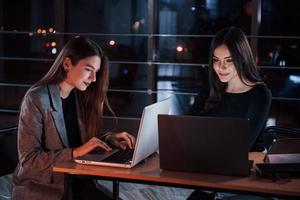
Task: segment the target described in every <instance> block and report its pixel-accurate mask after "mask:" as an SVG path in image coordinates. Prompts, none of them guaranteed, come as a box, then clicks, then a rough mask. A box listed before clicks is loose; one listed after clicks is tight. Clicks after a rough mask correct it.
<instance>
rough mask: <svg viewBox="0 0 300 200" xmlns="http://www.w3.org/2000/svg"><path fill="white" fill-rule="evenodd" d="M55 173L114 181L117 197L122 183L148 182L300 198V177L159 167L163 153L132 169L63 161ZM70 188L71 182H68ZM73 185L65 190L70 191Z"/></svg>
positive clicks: (255, 156)
mask: <svg viewBox="0 0 300 200" xmlns="http://www.w3.org/2000/svg"><path fill="white" fill-rule="evenodd" d="M263 157H264V154H263V153H250V154H249V159H251V160H254V163H261V162H262V159H263ZM53 171H54V172H59V173H64V174H65V175H66V178H68V179H69V178H70V177H72V175H76V176H86V177H91V178H97V179H105V180H112V181H113V183H114V184H113V185H114V195H113V198H114V199H117V198H118V182H135V183H147V184H156V185H164V186H175V187H182V188H195V189H196V188H197V189H204V190H212V191H223V192H234V193H239V194H253V195H262V196H273V197H275V196H276V197H294V198H298V199H300V179H299V178H297V179H291V181H289V182H274V181H271V180H260V179H257V178H256V176H255V173H254V172H252V173H251V175H250V176H249V177H235V176H222V175H215V174H204V173H189V172H176V171H166V170H161V169H160V168H159V156H158V155H157V154H155V155H153V156H151V157H150V158H148V159H147V160H146V161H144V162H143V163H140V164H139V165H137V166H135V167H134V168H132V169H122V168H112V167H100V166H91V165H80V164H76V163H75V162H66V163H61V164H58V165H56V166H54V168H53ZM66 187H68V184H67V185H66ZM69 189H70V187H68V188H67V189H66V190H65V192H66V196H68V194H70V191H69Z"/></svg>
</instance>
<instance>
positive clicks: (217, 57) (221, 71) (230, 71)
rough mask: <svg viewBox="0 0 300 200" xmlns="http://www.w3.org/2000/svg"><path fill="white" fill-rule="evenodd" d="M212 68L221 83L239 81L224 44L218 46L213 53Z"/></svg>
mask: <svg viewBox="0 0 300 200" xmlns="http://www.w3.org/2000/svg"><path fill="white" fill-rule="evenodd" d="M213 68H214V70H215V72H216V74H217V75H218V77H219V79H220V81H221V82H223V83H234V82H235V81H239V76H238V74H237V71H236V68H235V65H234V62H233V58H232V56H231V54H230V51H229V49H228V48H227V46H226V45H221V46H218V47H217V48H216V49H215V50H214V53H213Z"/></svg>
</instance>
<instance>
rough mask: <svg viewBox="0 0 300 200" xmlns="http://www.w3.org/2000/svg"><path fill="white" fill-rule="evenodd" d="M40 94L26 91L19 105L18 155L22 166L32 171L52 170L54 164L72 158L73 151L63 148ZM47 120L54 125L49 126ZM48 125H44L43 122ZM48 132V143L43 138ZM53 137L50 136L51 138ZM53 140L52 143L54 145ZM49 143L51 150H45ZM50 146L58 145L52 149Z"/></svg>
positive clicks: (47, 148)
mask: <svg viewBox="0 0 300 200" xmlns="http://www.w3.org/2000/svg"><path fill="white" fill-rule="evenodd" d="M43 101H45V99H42V98H41V97H40V96H39V95H37V94H35V93H33V92H29V93H28V94H26V96H25V97H24V100H23V102H22V105H21V110H20V117H19V130H18V152H19V160H20V164H21V165H22V167H25V168H30V169H35V170H47V169H48V170H51V167H52V165H53V164H54V163H58V162H63V161H69V160H71V159H72V149H71V148H63V145H62V144H61V141H60V138H59V136H58V133H57V130H56V127H55V126H54V122H53V121H51V120H50V119H49V118H50V113H49V111H47V109H46V108H45V107H46V106H45V104H43V103H42V102H43ZM49 121H51V122H53V123H52V124H50V123H49ZM46 122H47V123H48V124H47V125H46V124H45V123H46ZM45 132H51V134H48V136H49V135H51V141H47V140H49V138H48V137H47V138H48V139H47V138H46V137H45ZM52 135H53V136H52ZM54 141H55V142H54ZM48 143H52V146H51V148H49V146H48V147H47V144H48ZM53 143H57V144H56V145H55V146H53Z"/></svg>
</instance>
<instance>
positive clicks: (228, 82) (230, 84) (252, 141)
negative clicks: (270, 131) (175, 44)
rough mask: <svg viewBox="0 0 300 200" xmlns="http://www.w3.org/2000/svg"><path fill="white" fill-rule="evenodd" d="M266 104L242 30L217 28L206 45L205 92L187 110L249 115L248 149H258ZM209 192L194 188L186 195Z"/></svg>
mask: <svg viewBox="0 0 300 200" xmlns="http://www.w3.org/2000/svg"><path fill="white" fill-rule="evenodd" d="M270 105H271V92H270V91H269V89H268V88H267V87H266V85H265V84H264V83H263V82H262V79H261V78H260V76H259V73H258V71H257V66H256V63H255V60H254V58H253V55H252V51H251V48H250V45H249V43H248V40H247V38H246V36H245V34H244V33H243V32H242V31H241V30H240V29H239V28H236V27H230V28H225V29H223V30H221V31H219V32H218V33H217V34H216V36H215V38H214V39H213V41H212V44H211V48H210V59H209V92H207V93H205V92H203V93H200V94H198V96H197V98H196V100H195V102H194V104H193V106H192V108H191V109H190V111H189V114H190V115H205V116H217V117H237V118H249V119H250V138H249V151H260V150H263V148H262V147H261V146H260V145H259V144H258V142H257V138H258V136H259V134H260V133H261V131H262V130H263V128H264V124H265V121H266V118H267V114H268V112H269V109H270ZM209 196H210V194H208V193H203V192H200V191H196V192H194V193H192V195H191V196H190V197H189V199H198V198H206V199H209Z"/></svg>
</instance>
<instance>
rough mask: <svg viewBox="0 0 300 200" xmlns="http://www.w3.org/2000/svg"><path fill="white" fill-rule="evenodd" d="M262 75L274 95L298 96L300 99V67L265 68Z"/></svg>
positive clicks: (283, 96)
mask: <svg viewBox="0 0 300 200" xmlns="http://www.w3.org/2000/svg"><path fill="white" fill-rule="evenodd" d="M261 73H262V76H263V78H264V81H265V82H266V84H267V85H268V87H269V88H270V89H271V90H272V94H273V97H282V98H297V99H299V100H300V67H297V68H295V69H293V68H288V69H285V68H282V67H278V68H263V69H261Z"/></svg>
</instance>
